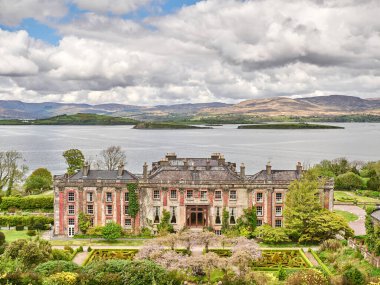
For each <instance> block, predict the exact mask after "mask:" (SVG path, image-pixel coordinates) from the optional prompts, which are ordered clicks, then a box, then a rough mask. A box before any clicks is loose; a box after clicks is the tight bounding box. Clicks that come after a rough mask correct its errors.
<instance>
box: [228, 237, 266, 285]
mask: <svg viewBox="0 0 380 285" xmlns="http://www.w3.org/2000/svg"><path fill="white" fill-rule="evenodd" d="M260 257H261V250H260V248H259V246H258V245H257V243H256V242H255V241H254V240H249V239H246V238H243V237H240V238H237V239H236V240H235V245H234V247H233V248H232V255H231V257H230V258H229V262H230V263H231V266H232V267H233V266H236V267H237V269H238V274H239V277H240V278H243V277H244V276H245V275H246V274H247V271H248V269H249V268H250V266H251V264H252V261H255V260H257V259H259V258H260Z"/></svg>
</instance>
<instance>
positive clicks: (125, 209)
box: [124, 206, 129, 216]
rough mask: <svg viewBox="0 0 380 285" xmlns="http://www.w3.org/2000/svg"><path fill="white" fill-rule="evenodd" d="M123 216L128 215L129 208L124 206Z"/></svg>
mask: <svg viewBox="0 0 380 285" xmlns="http://www.w3.org/2000/svg"><path fill="white" fill-rule="evenodd" d="M124 215H126V216H128V215H129V206H124Z"/></svg>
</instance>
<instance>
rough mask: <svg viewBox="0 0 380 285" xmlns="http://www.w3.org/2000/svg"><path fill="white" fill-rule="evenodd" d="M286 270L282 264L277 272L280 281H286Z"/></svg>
mask: <svg viewBox="0 0 380 285" xmlns="http://www.w3.org/2000/svg"><path fill="white" fill-rule="evenodd" d="M286 276H287V274H286V270H285V269H284V268H282V266H280V268H279V269H278V273H277V277H278V280H279V281H284V280H285V279H286Z"/></svg>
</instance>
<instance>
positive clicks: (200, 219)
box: [186, 206, 208, 227]
mask: <svg viewBox="0 0 380 285" xmlns="http://www.w3.org/2000/svg"><path fill="white" fill-rule="evenodd" d="M207 213H208V209H207V206H187V207H186V225H187V226H188V227H206V226H207V218H208V215H207Z"/></svg>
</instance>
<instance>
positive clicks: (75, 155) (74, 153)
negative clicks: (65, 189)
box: [63, 149, 84, 175]
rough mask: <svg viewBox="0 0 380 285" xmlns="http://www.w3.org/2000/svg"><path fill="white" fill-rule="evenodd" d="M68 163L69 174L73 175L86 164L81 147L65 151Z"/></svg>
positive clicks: (64, 154)
mask: <svg viewBox="0 0 380 285" xmlns="http://www.w3.org/2000/svg"><path fill="white" fill-rule="evenodd" d="M63 157H64V158H65V160H66V163H67V174H69V175H73V174H74V173H75V172H77V171H78V170H80V169H81V168H82V167H83V165H84V155H83V153H82V152H81V151H80V150H79V149H69V150H66V151H65V152H64V153H63Z"/></svg>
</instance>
